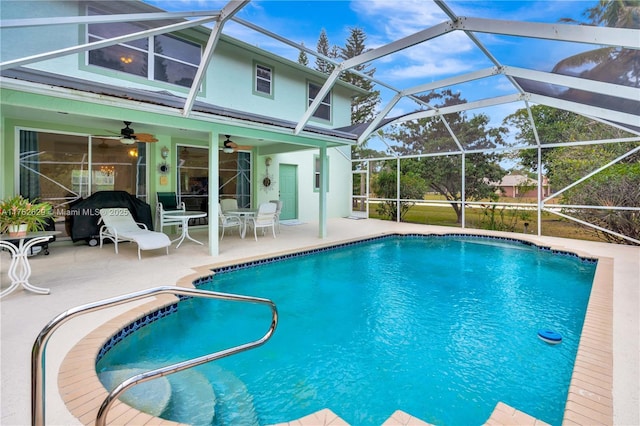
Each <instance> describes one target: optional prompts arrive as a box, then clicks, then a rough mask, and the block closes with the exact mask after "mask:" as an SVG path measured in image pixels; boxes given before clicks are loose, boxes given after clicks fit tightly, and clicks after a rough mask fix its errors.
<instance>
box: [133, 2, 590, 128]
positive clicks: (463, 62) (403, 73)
mask: <svg viewBox="0 0 640 426" xmlns="http://www.w3.org/2000/svg"><path fill="white" fill-rule="evenodd" d="M145 1H146V2H147V3H150V4H153V5H154V6H157V7H159V8H161V9H164V10H169V11H175V10H218V9H220V8H221V7H223V6H224V5H225V4H226V2H225V1H217V0H214V1H204V0H145ZM446 4H447V6H448V7H449V8H450V9H451V10H452V11H453V12H454V13H455V14H456V15H458V16H466V17H475V18H485V19H501V20H516V21H527V22H544V23H558V22H559V20H560V19H561V18H571V19H574V20H576V21H581V22H582V21H584V20H585V17H584V14H583V13H584V11H585V10H586V9H587V8H589V7H593V6H595V5H596V4H597V1H596V0H592V1H581V0H580V1H578V0H555V1H551V0H542V1H534V0H528V1H506V0H505V1H502V0H493V1H479V0H465V1H447V2H446ZM236 16H237V17H239V18H242V19H244V20H246V21H249V22H252V23H253V24H255V25H258V26H260V27H262V28H265V29H267V30H269V31H271V32H273V33H275V34H278V35H279V36H282V37H285V38H287V39H289V40H291V41H293V42H297V43H304V45H305V46H307V47H308V48H312V49H314V50H315V48H316V46H317V42H318V38H319V36H320V33H321V31H322V30H324V31H326V33H327V37H328V39H329V43H330V45H338V46H344V44H345V42H346V40H347V38H348V37H349V34H350V30H351V29H352V28H354V27H355V28H360V29H362V30H363V31H364V33H365V34H366V36H367V38H366V47H367V48H368V49H374V48H376V47H379V46H382V45H385V44H388V43H390V42H392V41H395V40H398V39H400V38H402V37H405V36H408V35H410V34H413V33H416V32H418V31H421V30H424V29H426V28H429V27H432V26H434V25H437V24H439V23H441V22H444V21H448V20H449V18H448V17H447V15H446V14H445V13H444V12H443V11H442V10H441V9H440V7H438V5H437V4H436V3H434V2H432V1H430V0H395V1H394V0H351V1H348V0H340V1H324V0H310V1H295V0H285V1H280V0H263V1H259V0H254V1H251V2H250V3H248V4H247V5H246V6H244V7H243V8H242V9H241V10H240V11H239V12H238V14H237V15H236ZM223 32H224V33H225V34H227V35H229V36H231V37H234V38H237V39H240V40H242V41H244V42H246V43H249V44H252V45H255V46H257V47H260V48H262V49H265V50H268V51H270V52H273V53H277V54H279V55H281V56H284V57H286V58H288V59H290V60H292V61H297V58H298V51H297V50H296V49H292V48H290V47H288V46H286V45H284V44H283V43H281V42H279V41H277V40H274V39H271V38H268V37H266V36H264V35H261V34H259V33H257V32H256V31H254V30H252V29H249V28H247V27H245V26H242V25H239V24H237V23H235V22H229V23H228V24H226V25H225V27H224V29H223ZM477 37H478V39H479V40H480V41H481V43H483V44H484V45H485V46H486V47H487V48H488V49H489V50H490V51H491V53H492V54H493V55H494V57H495V58H496V59H497V60H498V61H499V62H500V63H501V64H503V65H509V66H517V67H524V68H532V69H536V70H542V71H550V70H551V69H552V68H553V66H554V65H555V64H556V63H557V62H558V61H560V60H561V59H563V58H565V57H567V56H571V55H573V54H575V53H577V52H579V51H581V50H586V49H590V48H593V47H592V46H587V45H578V44H575V43H564V42H550V41H544V40H534V39H530V40H525V39H523V38H515V37H508V36H496V35H491V34H477ZM308 57H309V65H310V66H313V65H314V64H315V58H314V57H312V56H310V55H308ZM492 65H493V64H492V63H491V62H490V61H489V59H488V58H487V57H486V56H485V55H484V54H483V53H482V52H481V51H480V49H479V48H478V47H477V46H476V45H475V44H474V43H473V42H472V41H471V40H470V39H469V38H468V37H467V36H466V35H465V34H464V33H462V32H460V31H456V32H453V33H450V34H447V35H443V36H440V37H438V38H435V39H433V40H429V41H427V42H425V43H421V44H419V45H416V46H413V47H411V48H408V49H405V50H403V51H401V52H397V53H395V54H392V55H389V56H387V57H384V58H381V59H379V60H377V61H375V62H374V63H373V64H371V65H370V67H372V68H375V70H376V71H375V78H376V79H378V80H381V81H384V82H385V83H387V84H389V85H391V86H392V87H393V88H394V89H407V88H411V87H414V86H417V85H419V84H424V83H429V82H433V81H437V80H440V79H442V78H446V77H450V76H455V75H461V74H465V73H468V72H471V71H475V70H479V69H483V68H488V67H491V66H492ZM376 89H378V90H381V98H382V106H384V105H385V104H386V103H387V102H388V101H389V100H390V99H391V97H392V96H393V95H394V92H393V91H391V90H387V89H384V88H381V87H379V86H378V87H376ZM454 90H456V91H460V92H461V95H462V98H464V99H466V100H467V101H474V100H479V99H484V98H488V97H493V96H500V95H506V94H512V93H515V89H514V88H513V86H511V85H510V84H509V83H508V82H507V80H506V78H504V77H494V78H491V79H483V80H478V81H476V82H473V83H466V84H464V85H460V86H459V87H455V88H454ZM522 106H523V104H515V105H506V106H497V107H492V108H489V109H487V110H486V111H485V110H482V111H480V110H473V111H476V112H478V113H486V114H488V115H490V116H491V118H492V123H493V124H494V125H500V124H501V122H502V119H503V118H504V117H505V116H506V115H508V114H511V113H513V112H514V111H515V109H517V108H521V107H522ZM417 108H418V106H417V104H415V103H413V102H409V101H405V102H402V103H400V104H398V106H397V107H396V108H395V109H394V110H393V112H392V114H391V115H394V116H395V115H400V114H403V113H406V112H410V111H413V110H415V109H417Z"/></svg>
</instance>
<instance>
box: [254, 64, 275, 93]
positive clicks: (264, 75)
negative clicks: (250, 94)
mask: <svg viewBox="0 0 640 426" xmlns="http://www.w3.org/2000/svg"><path fill="white" fill-rule="evenodd" d="M272 83H273V70H272V69H271V68H270V67H267V66H264V65H260V64H256V85H255V91H256V93H259V94H265V95H269V96H271V95H273V92H272Z"/></svg>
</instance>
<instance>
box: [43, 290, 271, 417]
mask: <svg viewBox="0 0 640 426" xmlns="http://www.w3.org/2000/svg"><path fill="white" fill-rule="evenodd" d="M159 294H173V295H180V296H190V297H204V298H209V299H221V300H228V301H234V302H247V303H258V304H263V305H269V307H270V308H271V325H270V326H269V329H268V330H267V332H266V333H265V335H264V336H262V337H261V338H260V339H258V340H254V341H252V342H249V343H245V344H242V345H238V346H234V347H232V348H229V349H224V350H222V351H218V352H214V353H211V354H209V355H203V356H201V357H198V358H193V359H190V360H187V361H182V362H179V363H176V364H173V365H168V366H166V367H162V368H158V369H155V370H151V371H147V372H146V373H141V374H138V375H136V376H133V377H130V378H129V379H127V380H125V381H124V382H122V383H121V384H119V385H118V386H116V387H115V388H114V389H113V390H112V391H111V392H110V393H109V395H108V396H107V398H106V399H105V400H104V402H103V403H102V406H101V407H100V409H99V410H98V415H97V418H96V425H97V426H104V425H105V424H106V421H107V413H108V412H109V408H110V406H111V404H112V403H113V402H114V401H115V400H116V399H117V398H118V396H119V395H120V394H121V393H122V392H124V391H126V390H127V389H129V388H130V387H132V386H135V385H137V384H139V383H142V382H147V381H149V380H152V379H155V378H156V377H161V376H167V375H169V374H173V373H177V372H179V371H182V370H186V369H188V368H191V367H195V366H197V365H201V364H205V363H207V362H210V361H214V360H216V359H220V358H224V357H227V356H230V355H234V354H237V353H239V352H243V351H246V350H249V349H253V348H255V347H258V346H261V345H263V344H264V343H265V342H266V341H267V340H269V339H270V338H271V336H272V335H273V333H274V331H275V330H276V326H277V325H278V310H277V308H276V305H275V304H274V303H273V302H272V301H271V300H269V299H263V298H260V297H251V296H241V295H237V294H229V293H219V292H215V291H206V290H198V289H189V288H181V287H173V286H161V287H154V288H150V289H147V290H142V291H138V292H135V293H129V294H125V295H122V296H117V297H113V298H111V299H106V300H102V301H100V302H94V303H89V304H86V305H82V306H77V307H75V308H71V309H69V310H67V311H65V312H63V313H61V314H60V315H58V316H57V317H55V318H54V319H53V320H51V321H50V322H49V324H47V325H46V326H45V328H44V329H42V331H41V332H40V334H39V335H38V337H37V339H36V341H35V343H34V344H33V349H32V351H31V425H32V426H44V425H45V375H44V372H45V356H46V350H47V343H48V342H49V338H50V337H51V335H52V334H53V332H54V331H56V330H57V329H58V327H60V326H61V325H62V324H64V323H65V322H67V321H68V320H70V319H71V318H73V317H75V316H78V315H81V314H86V313H89V312H93V311H97V310H101V309H104V308H110V307H113V306H117V305H122V304H125V303H128V302H132V301H134V300H139V299H144V298H147V297H152V296H156V295H159Z"/></svg>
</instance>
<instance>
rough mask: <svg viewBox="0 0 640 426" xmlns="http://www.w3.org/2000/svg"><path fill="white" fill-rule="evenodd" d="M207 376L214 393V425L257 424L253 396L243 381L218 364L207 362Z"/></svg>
mask: <svg viewBox="0 0 640 426" xmlns="http://www.w3.org/2000/svg"><path fill="white" fill-rule="evenodd" d="M206 369H207V372H206V374H207V376H208V377H210V378H211V381H212V382H213V383H212V384H211V385H212V386H213V391H214V392H215V394H216V414H215V419H214V422H213V424H214V425H243V426H252V425H256V426H257V425H259V422H258V415H257V414H256V410H255V407H254V405H253V397H252V396H251V394H250V393H249V391H248V390H247V387H246V386H245V384H244V382H242V380H240V379H238V378H237V377H236V376H235V375H234V374H233V373H231V372H230V371H228V370H225V369H224V368H222V367H220V366H219V365H215V364H208V365H207V366H206Z"/></svg>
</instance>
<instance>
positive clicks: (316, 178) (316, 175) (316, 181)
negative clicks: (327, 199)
mask: <svg viewBox="0 0 640 426" xmlns="http://www.w3.org/2000/svg"><path fill="white" fill-rule="evenodd" d="M328 175H329V157H327V192H329V176H328ZM313 190H314V191H320V156H319V155H314V156H313Z"/></svg>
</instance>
